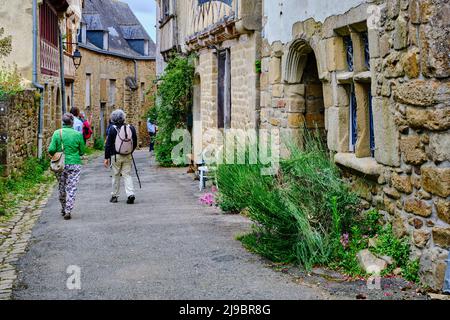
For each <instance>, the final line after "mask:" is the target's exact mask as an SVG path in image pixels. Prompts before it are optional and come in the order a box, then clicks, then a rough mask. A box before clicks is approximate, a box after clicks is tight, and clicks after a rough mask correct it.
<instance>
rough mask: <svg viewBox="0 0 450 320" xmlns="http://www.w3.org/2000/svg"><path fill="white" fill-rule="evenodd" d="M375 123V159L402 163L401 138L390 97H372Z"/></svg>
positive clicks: (389, 163) (394, 164) (396, 163)
mask: <svg viewBox="0 0 450 320" xmlns="http://www.w3.org/2000/svg"><path fill="white" fill-rule="evenodd" d="M372 107H373V120H374V121H373V124H374V133H375V159H376V160H377V161H378V162H379V163H382V164H385V165H388V166H393V167H397V166H399V165H400V152H399V150H400V145H399V144H400V143H399V141H400V139H399V132H398V128H397V125H396V123H395V118H394V116H393V110H392V109H393V105H391V102H390V101H389V99H376V98H374V99H372Z"/></svg>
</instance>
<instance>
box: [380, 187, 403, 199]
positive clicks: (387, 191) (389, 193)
mask: <svg viewBox="0 0 450 320" xmlns="http://www.w3.org/2000/svg"><path fill="white" fill-rule="evenodd" d="M383 192H384V194H385V195H387V196H388V197H389V198H392V199H395V200H398V199H400V197H401V195H400V193H399V192H398V191H397V190H396V189H394V188H390V187H384V188H383Z"/></svg>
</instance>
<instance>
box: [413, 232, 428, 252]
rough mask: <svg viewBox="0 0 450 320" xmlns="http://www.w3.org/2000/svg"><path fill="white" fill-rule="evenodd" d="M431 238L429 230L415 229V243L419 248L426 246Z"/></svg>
mask: <svg viewBox="0 0 450 320" xmlns="http://www.w3.org/2000/svg"><path fill="white" fill-rule="evenodd" d="M430 238H431V234H430V233H429V232H428V231H421V230H415V231H414V232H413V239H414V244H415V245H416V247H418V248H425V247H426V245H427V244H428V241H430Z"/></svg>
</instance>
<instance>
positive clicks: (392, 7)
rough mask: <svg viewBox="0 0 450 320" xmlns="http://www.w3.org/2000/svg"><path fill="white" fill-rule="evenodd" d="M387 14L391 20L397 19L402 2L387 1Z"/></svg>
mask: <svg viewBox="0 0 450 320" xmlns="http://www.w3.org/2000/svg"><path fill="white" fill-rule="evenodd" d="M386 13H387V16H388V18H389V19H395V18H397V17H398V14H399V13H400V0H387V1H386Z"/></svg>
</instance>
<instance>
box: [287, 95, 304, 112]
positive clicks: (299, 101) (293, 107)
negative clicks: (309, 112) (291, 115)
mask: <svg viewBox="0 0 450 320" xmlns="http://www.w3.org/2000/svg"><path fill="white" fill-rule="evenodd" d="M286 110H287V112H305V110H306V107H305V99H304V98H303V97H301V96H297V98H289V99H288V103H287V109H286Z"/></svg>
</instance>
